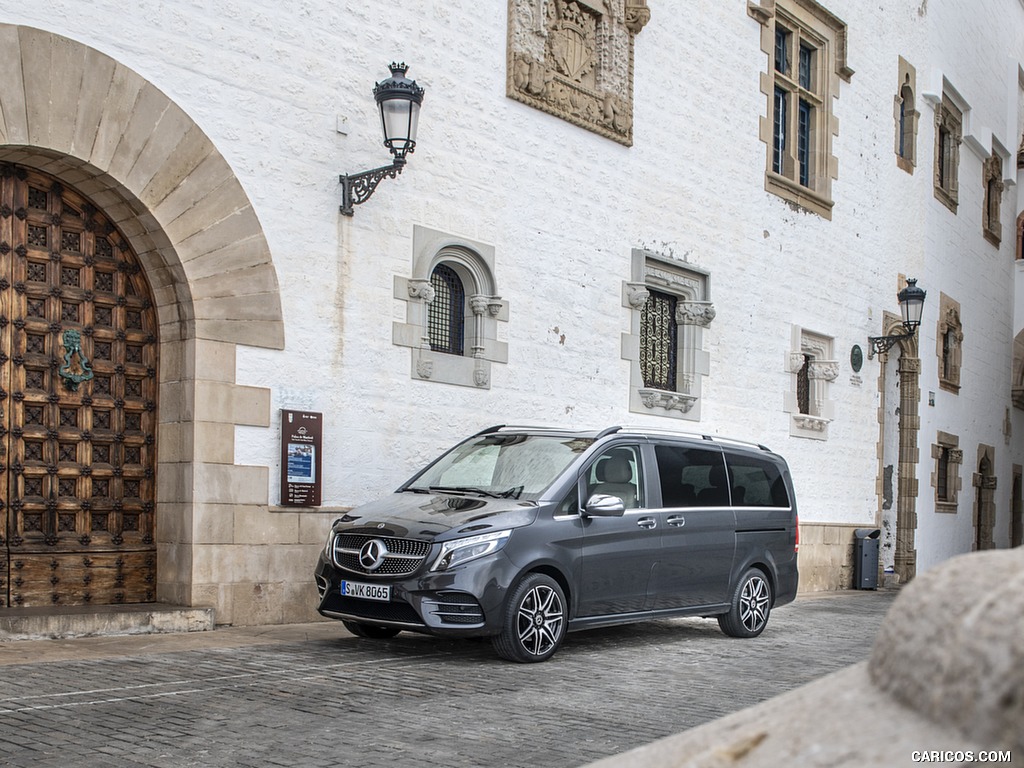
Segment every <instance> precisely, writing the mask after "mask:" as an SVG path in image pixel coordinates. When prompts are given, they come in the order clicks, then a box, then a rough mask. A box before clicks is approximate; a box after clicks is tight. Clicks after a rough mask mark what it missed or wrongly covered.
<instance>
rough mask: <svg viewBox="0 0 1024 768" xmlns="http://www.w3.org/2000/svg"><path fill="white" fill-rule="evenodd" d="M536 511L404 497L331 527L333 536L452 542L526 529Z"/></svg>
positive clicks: (473, 499) (474, 500)
mask: <svg viewBox="0 0 1024 768" xmlns="http://www.w3.org/2000/svg"><path fill="white" fill-rule="evenodd" d="M538 509H539V508H538V506H537V504H536V502H532V501H516V500H514V499H487V498H481V497H478V496H473V495H470V494H467V495H465V496H463V495H459V494H447V493H430V494H425V493H414V492H411V491H406V492H404V493H393V494H391V495H390V496H387V497H385V498H383V499H379V500H377V501H372V502H370V503H369V504H363V505H362V506H359V507H356V508H355V509H353V510H352V511H351V512H349V513H348V514H346V515H345V516H344V517H342V518H340V519H339V520H337V521H336V522H335V524H334V530H335V531H338V532H340V531H345V532H348V533H353V532H364V533H372V534H375V535H377V536H395V537H397V538H411V539H434V538H444V539H451V538H456V537H458V536H471V535H473V534H477V533H487V532H488V531H501V530H505V529H507V528H520V527H522V526H524V525H529V524H530V523H532V522H533V521H534V520H536V519H537V512H538ZM449 532H450V533H451V535H445V534H448V533H449Z"/></svg>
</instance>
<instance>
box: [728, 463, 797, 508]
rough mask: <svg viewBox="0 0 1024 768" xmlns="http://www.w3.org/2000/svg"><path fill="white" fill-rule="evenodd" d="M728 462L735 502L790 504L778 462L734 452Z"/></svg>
mask: <svg viewBox="0 0 1024 768" xmlns="http://www.w3.org/2000/svg"><path fill="white" fill-rule="evenodd" d="M728 462H729V474H730V475H731V477H732V503H733V505H734V506H737V507H788V506H789V493H788V492H787V491H786V483H785V481H783V479H782V472H781V470H780V469H779V465H778V464H776V463H775V462H773V461H767V460H766V459H759V458H757V457H755V456H733V455H729V457H728Z"/></svg>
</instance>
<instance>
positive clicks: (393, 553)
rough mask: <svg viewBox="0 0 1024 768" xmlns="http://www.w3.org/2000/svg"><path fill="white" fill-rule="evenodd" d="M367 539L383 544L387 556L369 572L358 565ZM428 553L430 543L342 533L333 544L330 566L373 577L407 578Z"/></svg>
mask: <svg viewBox="0 0 1024 768" xmlns="http://www.w3.org/2000/svg"><path fill="white" fill-rule="evenodd" d="M371 539H377V540H378V541H380V542H383V544H384V546H385V547H386V548H387V550H388V553H387V555H386V556H385V557H384V562H383V563H381V564H380V566H379V567H378V568H375V569H374V570H372V571H370V570H367V569H366V568H365V567H363V565H362V563H360V562H359V550H361V549H362V548H363V545H364V544H365V543H366V542H368V541H370V540H371ZM429 554H430V542H429V541H420V540H419V539H398V538H393V537H390V536H372V535H369V534H360V533H343V534H341V535H339V536H338V537H337V538H336V539H335V541H334V564H335V565H337V566H338V567H339V568H344V569H345V570H346V571H352V572H353V573H369V574H373V575H374V576H409V575H410V574H413V573H415V572H416V569H417V568H419V567H420V565H422V564H423V561H424V560H425V559H426V557H427V555H429Z"/></svg>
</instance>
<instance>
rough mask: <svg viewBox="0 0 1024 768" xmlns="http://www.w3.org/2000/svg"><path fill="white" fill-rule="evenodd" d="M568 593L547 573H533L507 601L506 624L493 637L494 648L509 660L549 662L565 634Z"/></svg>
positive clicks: (521, 582) (518, 586)
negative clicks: (566, 597) (566, 595)
mask: <svg viewBox="0 0 1024 768" xmlns="http://www.w3.org/2000/svg"><path fill="white" fill-rule="evenodd" d="M565 613H566V611H565V593H563V592H562V588H561V587H560V586H559V585H558V582H557V581H555V580H554V579H552V578H551V577H550V576H546V575H544V574H543V573H531V574H529V575H528V576H527V577H526V578H524V579H523V580H522V581H520V582H519V584H518V585H517V586H516V588H515V589H514V590H513V591H512V594H511V596H510V597H509V599H508V603H506V604H505V624H504V626H503V627H502V629H501V634H499V635H496V636H495V637H494V638H492V640H491V642H492V644H493V645H494V650H495V651H496V652H497V654H498V655H499V656H501V658H503V659H507V660H508V661H517V662H520V663H523V664H529V663H532V662H537V661H547V660H548V659H549V658H551V656H552V655H553V654H554V652H555V651H557V650H558V647H559V646H560V645H561V644H562V638H564V637H565V623H566V616H565Z"/></svg>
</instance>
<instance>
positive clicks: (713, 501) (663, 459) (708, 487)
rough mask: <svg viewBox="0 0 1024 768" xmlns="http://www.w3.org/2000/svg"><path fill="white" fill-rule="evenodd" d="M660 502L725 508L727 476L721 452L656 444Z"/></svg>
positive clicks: (727, 498)
mask: <svg viewBox="0 0 1024 768" xmlns="http://www.w3.org/2000/svg"><path fill="white" fill-rule="evenodd" d="M654 454H655V456H657V458H658V479H659V481H660V482H661V503H662V504H663V505H664V506H666V507H725V506H728V505H729V479H728V475H727V474H726V471H725V458H724V456H723V455H722V452H721V451H716V450H713V449H712V450H709V449H707V448H696V447H689V446H683V445H665V444H661V445H656V446H655V447H654Z"/></svg>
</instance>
